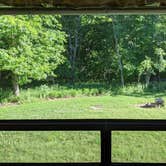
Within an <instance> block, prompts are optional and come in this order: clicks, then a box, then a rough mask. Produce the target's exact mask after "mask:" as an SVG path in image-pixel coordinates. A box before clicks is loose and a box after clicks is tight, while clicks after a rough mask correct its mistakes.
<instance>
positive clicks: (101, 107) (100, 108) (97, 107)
mask: <svg viewBox="0 0 166 166" xmlns="http://www.w3.org/2000/svg"><path fill="white" fill-rule="evenodd" d="M90 109H92V110H102V109H103V106H102V105H93V106H91V107H90Z"/></svg>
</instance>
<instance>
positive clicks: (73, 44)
mask: <svg viewBox="0 0 166 166" xmlns="http://www.w3.org/2000/svg"><path fill="white" fill-rule="evenodd" d="M75 24H76V26H75V29H74V33H72V31H73V29H71V30H70V31H69V32H68V33H69V54H70V64H71V81H72V84H74V83H75V79H76V57H77V54H78V48H79V30H80V26H81V25H80V24H81V18H80V16H77V17H76V18H75Z"/></svg>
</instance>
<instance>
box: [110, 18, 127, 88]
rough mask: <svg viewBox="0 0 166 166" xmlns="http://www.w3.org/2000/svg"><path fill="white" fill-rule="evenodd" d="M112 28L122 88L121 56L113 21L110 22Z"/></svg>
mask: <svg viewBox="0 0 166 166" xmlns="http://www.w3.org/2000/svg"><path fill="white" fill-rule="evenodd" d="M112 28H113V36H114V41H115V52H116V55H117V56H118V64H119V70H120V78H121V85H122V87H124V85H125V83H124V72H123V64H122V56H121V54H120V51H119V45H118V37H117V34H116V25H115V24H114V20H113V21H112Z"/></svg>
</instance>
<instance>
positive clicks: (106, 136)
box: [101, 130, 112, 166]
mask: <svg viewBox="0 0 166 166" xmlns="http://www.w3.org/2000/svg"><path fill="white" fill-rule="evenodd" d="M111 149H112V148H111V130H102V131H101V166H111Z"/></svg>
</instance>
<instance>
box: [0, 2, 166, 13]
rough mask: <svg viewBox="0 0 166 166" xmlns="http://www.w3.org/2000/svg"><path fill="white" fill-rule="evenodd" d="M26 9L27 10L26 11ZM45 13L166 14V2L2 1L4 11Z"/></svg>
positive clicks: (1, 5)
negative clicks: (127, 12) (155, 12)
mask: <svg viewBox="0 0 166 166" xmlns="http://www.w3.org/2000/svg"><path fill="white" fill-rule="evenodd" d="M24 9H26V10H24ZM35 10H36V12H37V11H43V12H49V11H50V12H53V11H54V12H57V13H58V12H59V13H63V12H64V13H65V12H66V11H71V12H73V13H74V12H75V13H77V12H82V13H83V12H92V13H93V12H94V13H97V12H101V13H102V12H103V11H105V12H108V13H109V12H111V11H112V12H114V11H117V12H118V11H119V12H120V11H121V12H125V11H131V12H134V11H142V12H146V11H162V12H164V13H165V12H166V0H0V13H2V11H6V12H9V11H22V12H28V11H33V12H35Z"/></svg>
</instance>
